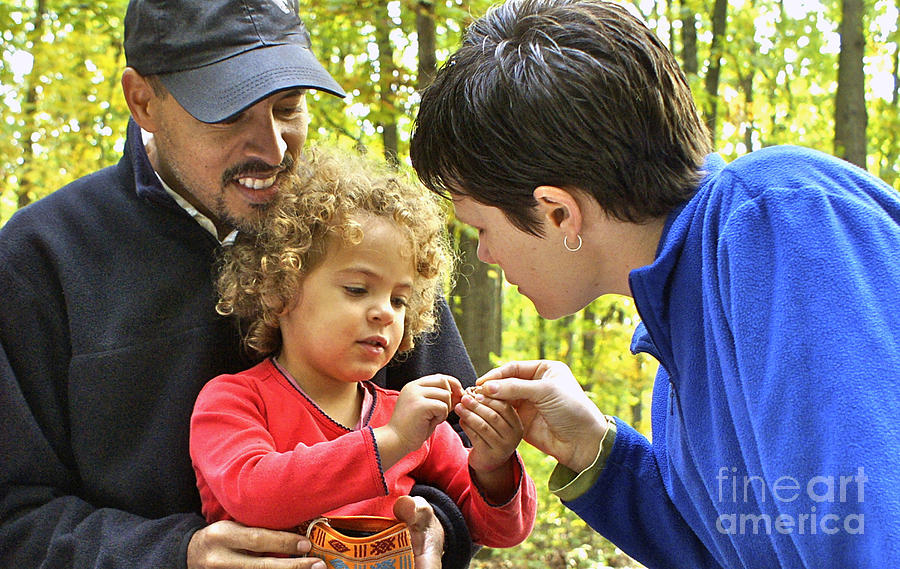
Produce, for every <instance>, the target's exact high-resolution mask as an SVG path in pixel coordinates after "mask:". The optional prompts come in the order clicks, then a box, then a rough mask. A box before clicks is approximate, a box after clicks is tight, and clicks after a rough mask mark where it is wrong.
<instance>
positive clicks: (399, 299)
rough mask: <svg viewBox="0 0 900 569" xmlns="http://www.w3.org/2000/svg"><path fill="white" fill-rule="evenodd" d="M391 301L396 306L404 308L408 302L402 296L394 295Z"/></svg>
mask: <svg viewBox="0 0 900 569" xmlns="http://www.w3.org/2000/svg"><path fill="white" fill-rule="evenodd" d="M391 303H392V304H393V305H394V306H395V307H397V308H406V307H407V306H409V302H408V301H407V300H406V298H404V297H402V296H395V297H394V298H392V299H391Z"/></svg>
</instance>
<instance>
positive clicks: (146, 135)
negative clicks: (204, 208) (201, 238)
mask: <svg viewBox="0 0 900 569" xmlns="http://www.w3.org/2000/svg"><path fill="white" fill-rule="evenodd" d="M141 137H142V138H143V141H144V146H147V143H148V142H149V141H150V140H151V139H152V138H153V133H150V132H147V131H146V130H144V129H141ZM153 172H154V174H156V177H157V178H158V179H159V182H160V183H161V184H162V187H163V189H164V190H166V193H168V194H169V195H170V196H172V199H174V200H175V203H177V204H178V205H179V206H180V207H181V209H183V210H184V211H186V212H187V213H188V215H190V216H191V217H192V218H194V221H196V222H197V223H199V224H200V227H202V228H203V229H205V230H207V231H209V232H210V233H212V235H213V237H215V238H216V239H219V232H218V230H217V229H216V225H215V224H214V223H213V222H212V220H211V219H210V218H209V217H207V216H206V215H204V214H203V213H201V212H200V211H199V210H198V209H197V208H195V207H194V206H193V205H191V203H190V202H189V201H187V200H186V199H184V198H183V197H181V195H179V194H178V193H177V192H176V191H175V190H173V189H172V188H170V187H169V184H167V183H166V182H165V180H163V179H162V178H161V177H160V175H159V172H157V171H156V170H155V169H154V170H153ZM237 233H238V231H237V229H233V230H232V231H231V232H230V233H229V234H228V235H226V236H225V238H224V239H222V240H221V241H220V243H222V244H223V245H227V244H230V243H232V242H233V241H234V239H235V237H237Z"/></svg>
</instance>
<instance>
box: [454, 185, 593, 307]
mask: <svg viewBox="0 0 900 569" xmlns="http://www.w3.org/2000/svg"><path fill="white" fill-rule="evenodd" d="M453 205H454V207H455V209H456V217H457V219H459V220H460V221H462V222H463V223H465V224H466V225H470V226H472V227H473V228H475V229H477V230H478V258H479V259H480V260H481V261H483V262H485V263H490V264H496V265H500V268H502V269H503V273H504V277H505V278H506V280H507V281H508V282H509V283H510V284H512V285H515V286H516V287H517V288H518V289H519V292H520V293H521V294H523V295H525V296H526V297H528V299H529V300H531V302H532V303H533V304H534V307H535V308H536V309H537V311H538V313H539V314H540V315H541V316H543V317H544V318H550V319H553V318H560V317H562V316H565V315H567V314H571V313H573V312H577V311H578V310H580V309H581V308H583V307H584V306H585V305H586V304H587V302H590V301H591V300H593V299H594V297H593V296H591V298H590V299H588V300H587V301H586V302H584V303H581V301H580V300H579V299H580V298H582V297H583V295H580V294H577V293H576V292H575V291H574V290H573V289H572V287H573V286H574V285H576V284H578V280H579V279H576V278H573V275H575V274H577V273H575V272H574V270H575V264H574V263H575V262H576V260H577V259H576V257H574V255H575V253H570V252H568V251H566V250H565V248H564V247H563V239H562V237H559V240H558V242H557V240H555V239H552V238H550V232H548V234H547V235H546V236H544V237H537V236H535V235H531V234H530V233H526V232H524V231H522V230H520V229H518V228H517V227H516V226H514V225H513V224H512V223H510V221H509V219H507V217H506V215H504V213H503V212H502V211H501V210H500V209H499V208H496V207H492V206H488V205H484V204H482V203H479V202H477V201H475V200H473V199H472V198H470V197H467V196H454V198H453ZM582 255H584V253H582ZM579 304H580V305H579Z"/></svg>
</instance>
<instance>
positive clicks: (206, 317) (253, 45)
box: [0, 0, 475, 569]
mask: <svg viewBox="0 0 900 569" xmlns="http://www.w3.org/2000/svg"><path fill="white" fill-rule="evenodd" d="M125 53H126V60H127V65H128V67H127V68H126V69H125V71H124V73H123V75H122V89H123V92H124V95H125V99H126V101H127V103H128V106H129V109H130V110H131V114H132V119H133V120H131V121H130V122H129V125H128V133H127V141H126V147H125V151H124V156H123V157H122V159H121V160H120V161H119V163H118V164H117V165H115V166H111V167H109V168H105V169H103V170H100V171H98V172H96V173H94V174H91V175H89V176H86V177H84V178H82V179H80V180H76V181H75V182H73V183H71V184H69V185H68V186H66V187H65V188H62V189H60V190H58V191H56V192H54V193H53V194H51V195H50V196H48V197H47V198H44V199H42V200H40V201H38V202H36V203H35V204H32V205H31V206H29V207H26V208H24V209H22V210H20V211H19V212H18V213H17V214H16V215H14V216H13V218H12V219H11V220H10V221H9V222H8V223H7V224H6V226H5V227H4V228H3V229H2V231H0V290H3V291H4V292H3V295H4V296H3V300H4V302H3V303H2V304H0V409H2V413H3V423H4V428H3V431H2V434H0V457H2V459H0V567H10V568H13V567H15V568H19V567H22V568H25V567H38V566H40V567H46V568H63V567H65V568H79V569H81V568H84V567H106V568H122V569H128V568H135V569H137V568H141V569H146V568H178V567H182V568H185V567H186V568H189V569H194V568H199V567H222V568H228V567H243V568H254V567H259V568H262V567H267V568H268V567H273V568H274V567H284V568H288V567H290V568H301V569H302V568H306V569H312V568H319V567H324V566H323V565H322V564H321V561H317V560H313V559H302V558H298V556H300V555H302V554H303V553H305V552H306V551H307V549H308V542H307V540H306V539H305V538H303V537H300V536H299V535H295V534H293V533H288V532H275V531H269V530H262V529H258V528H245V527H243V526H240V525H238V524H234V523H232V522H219V523H216V524H212V525H206V524H205V523H204V521H203V518H202V517H201V516H200V515H199V498H198V495H197V491H196V486H195V480H194V474H193V470H192V469H191V464H190V458H189V455H188V424H189V418H190V413H191V409H192V407H193V403H194V399H195V397H196V395H197V393H198V392H199V390H200V388H201V387H202V386H203V384H204V383H205V382H206V381H207V380H209V379H210V378H212V377H215V376H216V375H219V374H221V373H227V372H233V371H237V370H239V369H245V368H246V367H248V363H250V362H248V361H246V359H245V358H246V355H245V354H244V353H242V351H241V350H240V348H239V345H240V344H239V331H238V330H237V329H236V327H235V326H234V323H233V322H232V321H230V320H228V319H225V318H223V317H221V316H218V315H217V314H216V312H215V309H214V304H215V291H214V287H213V282H212V275H213V263H214V260H215V258H216V254H217V250H218V248H219V246H220V245H221V243H222V242H226V241H227V240H229V239H230V238H232V236H233V235H234V232H235V231H237V230H245V231H252V230H253V228H254V226H255V224H256V222H257V221H258V220H259V219H261V217H262V216H264V215H265V212H266V209H267V207H268V206H269V204H271V203H272V202H273V200H274V199H275V198H276V197H277V195H278V193H279V191H280V189H281V185H282V184H283V183H284V172H285V171H286V170H288V169H289V168H290V167H291V164H293V162H294V161H295V160H297V159H298V158H299V157H300V154H301V150H302V147H303V145H304V143H305V141H306V133H307V126H308V114H307V110H306V102H305V92H306V90H307V89H316V90H320V91H325V92H327V93H331V94H333V95H336V96H343V95H344V92H343V90H342V89H341V87H340V86H339V85H338V84H337V83H336V82H335V81H334V79H332V77H331V76H330V75H329V74H328V73H327V72H326V71H325V69H324V68H323V67H322V66H321V65H320V64H319V63H318V62H317V61H316V59H315V57H314V56H313V54H312V53H311V52H310V46H309V35H308V34H307V32H306V30H305V29H304V27H303V25H302V23H301V22H300V19H299V17H298V14H297V7H296V2H295V0H290V1H288V0H203V1H202V2H201V1H198V0H195V1H193V2H191V1H172V0H169V1H165V0H131V2H130V3H129V6H128V11H127V14H126V17H125ZM443 310H444V314H443V317H442V318H441V322H442V328H441V330H440V332H439V335H438V337H437V338H435V339H433V340H432V341H429V342H422V344H421V347H420V348H417V350H416V352H414V353H413V355H412V356H411V357H410V358H409V359H408V360H407V361H406V362H404V363H403V364H401V365H398V366H395V367H392V368H390V369H389V370H388V371H387V373H385V372H384V370H383V371H382V373H381V374H380V375H379V376H378V377H377V378H376V379H377V380H378V381H379V383H381V384H382V385H387V386H389V387H393V388H399V387H400V386H402V385H403V384H404V383H405V382H406V381H408V380H410V379H414V378H417V377H420V376H422V375H426V374H430V373H434V372H442V373H450V374H453V375H455V376H456V377H458V378H459V379H460V380H461V381H462V382H463V383H464V384H466V385H470V384H471V383H473V382H474V378H475V373H474V370H473V369H472V366H471V363H470V362H469V360H468V357H467V356H466V354H465V350H464V348H463V346H462V343H461V341H460V338H459V333H458V331H457V330H456V328H455V326H454V325H453V320H452V317H451V316H450V314H449V311H448V310H447V309H446V306H444V307H443ZM339 483H340V481H337V480H336V481H335V484H339ZM417 488H418V492H416V491H415V490H414V494H416V493H418V495H419V496H418V497H417V498H415V499H412V500H409V499H407V500H405V501H403V502H399V505H398V510H397V511H396V514H397V515H398V517H400V518H402V519H404V520H406V521H409V522H410V523H411V524H412V526H413V529H414V541H416V544H417V546H418V547H419V548H420V552H421V554H420V555H419V556H418V557H417V560H416V562H417V569H429V568H432V567H439V566H441V563H443V567H464V566H465V565H467V563H468V559H469V557H470V555H471V541H470V540H469V536H468V532H467V530H466V528H465V523H464V521H463V520H462V517H461V515H460V514H459V511H458V509H456V506H455V505H454V504H453V503H452V501H450V500H449V499H448V498H447V497H446V496H445V495H443V494H442V493H441V492H440V491H438V490H436V489H434V488H429V487H427V486H424V487H420V488H419V487H417ZM293 490H294V489H291V488H285V489H284V491H285V492H291V491H293ZM423 496H424V497H426V498H427V502H426V501H425V500H423V498H422V497H423ZM429 503H430V505H431V507H429ZM439 522H440V523H439ZM442 544H443V546H444V550H445V553H444V557H443V560H441V559H440V555H441V546H442Z"/></svg>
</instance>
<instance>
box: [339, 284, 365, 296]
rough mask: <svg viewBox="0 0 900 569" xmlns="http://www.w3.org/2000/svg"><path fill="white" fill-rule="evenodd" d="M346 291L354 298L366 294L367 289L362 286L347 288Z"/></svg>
mask: <svg viewBox="0 0 900 569" xmlns="http://www.w3.org/2000/svg"><path fill="white" fill-rule="evenodd" d="M344 290H345V291H346V292H347V294H349V295H352V296H361V295H364V294H366V289H365V288H364V287H361V286H345V287H344Z"/></svg>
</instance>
